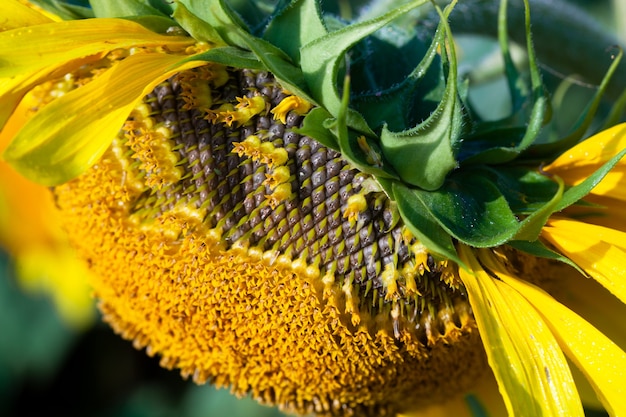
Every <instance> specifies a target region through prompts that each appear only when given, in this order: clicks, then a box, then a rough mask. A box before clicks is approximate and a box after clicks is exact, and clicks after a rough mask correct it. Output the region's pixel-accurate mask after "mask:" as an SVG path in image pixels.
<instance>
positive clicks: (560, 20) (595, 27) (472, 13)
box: [417, 0, 626, 100]
mask: <svg viewBox="0 0 626 417" xmlns="http://www.w3.org/2000/svg"><path fill="white" fill-rule="evenodd" d="M437 3H441V4H445V3H448V1H444V0H438V1H437ZM499 5H500V0H464V1H462V2H459V4H458V5H457V6H456V8H455V10H454V12H453V13H452V14H451V15H450V26H451V27H452V32H453V33H454V34H477V35H485V36H489V37H494V38H496V37H497V30H498V25H497V22H498V8H499ZM530 11H531V16H532V34H533V39H534V44H535V50H536V53H537V56H538V57H539V61H540V62H541V64H542V65H544V66H547V67H549V68H550V69H551V70H552V71H556V72H557V73H560V74H563V75H564V76H568V75H573V74H578V75H579V76H581V77H582V78H583V79H584V81H586V82H588V83H591V84H595V85H599V84H600V82H601V81H602V78H603V77H604V75H605V74H606V71H607V70H608V68H609V66H610V65H611V60H612V56H613V55H615V52H616V50H615V46H618V45H622V48H624V49H626V47H624V46H623V44H622V43H620V41H619V39H618V38H617V37H616V36H615V35H613V34H611V33H610V32H608V31H607V30H606V29H605V28H604V27H603V26H602V25H600V24H599V23H598V22H597V21H595V20H594V19H593V18H592V17H590V16H589V15H588V14H587V13H586V12H584V11H582V10H580V9H578V8H576V7H574V6H572V5H571V4H569V3H567V2H565V1H563V0H530ZM437 22H438V18H437V16H436V14H434V13H433V14H429V15H427V16H426V17H425V18H424V19H423V20H422V21H420V23H419V24H418V29H417V30H419V31H420V32H422V33H420V35H421V36H424V38H426V37H428V36H430V35H428V34H427V33H429V34H432V33H434V29H435V28H436V26H437ZM508 28H509V34H510V36H511V38H512V39H513V40H515V41H516V42H519V43H520V44H522V45H523V44H524V43H525V39H524V36H525V31H524V5H523V2H521V1H517V0H514V1H513V0H511V1H509V5H508ZM623 91H626V60H623V61H622V63H621V64H620V65H619V68H618V69H617V71H616V72H615V75H614V77H613V79H612V80H611V83H610V84H609V87H608V89H607V93H606V96H607V98H609V99H611V100H616V99H617V98H618V97H619V96H620V95H621V93H622V92H623Z"/></svg>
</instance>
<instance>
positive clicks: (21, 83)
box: [0, 55, 102, 136]
mask: <svg viewBox="0 0 626 417" xmlns="http://www.w3.org/2000/svg"><path fill="white" fill-rule="evenodd" d="M100 58H102V56H101V55H91V56H88V57H85V58H80V59H75V60H73V61H69V62H65V63H62V64H61V65H59V66H57V67H56V68H44V69H43V70H40V71H36V72H34V73H26V74H20V75H16V76H15V77H13V78H0V99H1V100H2V107H0V129H2V134H3V136H4V135H5V132H4V125H5V124H6V122H7V120H8V119H9V117H11V116H12V115H13V113H14V112H15V111H16V108H17V107H18V106H19V103H20V101H21V100H22V98H23V97H24V95H25V94H26V93H28V91H30V90H31V89H32V88H33V87H34V86H36V85H38V84H41V83H42V82H44V81H46V80H51V79H52V80H54V79H57V78H60V77H62V76H64V75H65V74H67V73H69V72H72V71H74V70H75V69H76V68H79V67H81V66H82V65H86V64H89V63H90V62H94V61H97V60H98V59H100Z"/></svg>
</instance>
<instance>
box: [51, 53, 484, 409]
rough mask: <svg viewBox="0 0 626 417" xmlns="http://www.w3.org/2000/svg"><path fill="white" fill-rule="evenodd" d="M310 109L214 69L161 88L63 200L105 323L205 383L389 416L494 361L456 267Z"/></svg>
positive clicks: (449, 390)
mask: <svg viewBox="0 0 626 417" xmlns="http://www.w3.org/2000/svg"><path fill="white" fill-rule="evenodd" d="M310 108H311V106H310V104H308V103H306V102H305V101H303V100H302V99H300V98H297V97H295V96H293V95H291V94H290V93H289V92H286V91H284V90H283V89H282V88H281V87H280V85H279V84H278V83H277V82H276V80H275V79H274V78H273V77H272V75H271V74H268V73H266V72H257V71H251V70H232V69H229V68H224V67H221V66H217V65H213V66H207V67H206V68H200V69H196V70H192V71H188V72H186V73H183V74H179V75H178V76H175V77H173V78H172V79H170V80H168V81H167V82H164V83H162V84H161V85H159V86H158V87H157V88H156V89H155V90H154V91H153V92H152V93H151V94H149V95H148V96H147V97H145V99H144V101H143V104H142V105H140V106H139V107H138V108H137V109H136V111H135V112H134V113H133V114H132V115H131V117H130V118H129V120H128V121H127V123H126V125H125V126H124V129H122V131H121V132H120V135H119V137H118V138H117V139H116V140H115V141H114V143H113V145H112V147H111V148H110V149H109V151H108V152H107V153H106V154H105V156H104V157H103V158H102V159H101V160H100V161H99V162H98V164H97V165H95V166H94V167H93V168H91V169H90V170H89V171H88V172H87V173H85V174H84V175H82V176H81V177H80V178H79V179H77V180H75V181H72V182H70V183H68V184H65V185H63V186H60V187H57V188H56V190H55V194H56V197H57V203H58V205H59V207H60V209H61V210H62V211H63V213H64V217H65V221H66V228H67V229H68V231H69V233H70V236H71V237H72V239H73V241H74V243H75V245H76V246H77V247H78V250H79V252H80V253H81V255H82V256H83V257H84V258H85V259H87V260H88V262H89V263H90V265H91V268H92V269H93V270H94V271H95V272H96V274H95V275H96V277H97V278H95V280H94V282H93V285H94V288H95V292H96V296H97V297H98V298H99V300H100V308H101V309H102V311H103V313H104V316H105V319H106V320H107V321H108V322H110V323H111V324H112V326H113V327H114V328H115V329H116V331H118V332H119V333H121V334H122V335H123V336H124V337H126V338H128V339H132V340H134V341H135V345H136V346H137V347H139V348H144V347H145V348H146V349H147V350H148V352H149V353H150V354H158V355H160V356H161V358H162V365H163V366H166V367H169V368H179V369H180V370H181V372H182V373H183V375H185V376H193V378H194V380H196V381H197V382H204V381H211V382H213V383H215V384H217V385H226V386H231V387H232V389H233V391H235V392H236V393H238V394H245V393H248V392H251V393H252V395H253V396H254V397H255V398H258V399H259V400H260V401H262V402H266V403H272V404H279V405H281V406H282V407H283V408H285V409H286V410H289V411H294V412H299V413H308V412H317V413H319V414H320V415H338V416H339V415H387V414H393V413H395V412H397V411H402V410H406V409H408V408H411V407H414V406H419V405H421V404H428V403H432V402H436V401H443V400H444V399H446V398H448V397H450V396H453V395H456V394H457V393H462V392H464V391H465V390H466V389H468V388H469V387H470V386H471V384H472V383H473V382H474V381H475V380H476V378H477V377H478V376H479V375H480V374H481V373H482V372H483V370H484V369H485V368H486V361H485V358H484V353H483V350H482V346H481V343H480V338H479V336H478V333H477V330H476V325H475V322H474V319H473V317H472V314H471V309H470V307H469V304H468V302H467V299H466V297H465V295H464V293H463V291H462V288H458V287H457V282H458V281H457V279H456V270H455V266H454V265H452V264H451V263H448V262H446V261H436V260H435V259H434V258H433V257H432V256H430V255H429V254H428V252H427V251H426V250H425V249H424V247H423V246H422V245H421V244H419V242H417V241H416V240H415V239H414V238H413V237H412V236H411V234H410V233H409V232H408V230H407V229H406V228H405V226H404V224H403V223H402V221H401V220H400V219H399V217H398V215H397V213H396V212H395V210H394V207H393V204H392V203H391V202H390V201H389V199H388V198H387V197H386V195H385V194H384V193H383V192H382V191H380V190H377V189H376V187H375V186H373V185H372V184H373V180H372V178H369V177H368V176H367V175H365V174H362V173H360V172H359V171H357V170H356V169H354V168H353V167H351V166H350V165H349V164H348V163H347V162H346V161H345V160H343V159H342V158H341V155H340V154H339V153H338V152H336V151H334V150H332V149H328V148H326V147H324V146H322V145H321V144H320V143H318V142H317V141H315V140H314V139H312V138H310V137H307V136H304V135H301V134H299V133H298V127H299V126H300V125H301V123H302V120H303V117H305V115H306V113H307V112H308V111H309V109H310Z"/></svg>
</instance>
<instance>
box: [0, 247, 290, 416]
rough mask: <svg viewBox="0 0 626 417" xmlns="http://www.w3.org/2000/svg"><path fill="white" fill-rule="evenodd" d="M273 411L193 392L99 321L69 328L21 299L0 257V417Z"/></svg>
mask: <svg viewBox="0 0 626 417" xmlns="http://www.w3.org/2000/svg"><path fill="white" fill-rule="evenodd" d="M283 415H284V414H282V413H280V412H279V411H278V410H276V409H274V408H271V407H264V406H261V405H258V404H257V403H256V402H255V401H253V400H251V399H249V398H244V399H237V398H236V397H234V396H232V395H231V394H230V393H229V391H228V390H225V389H222V390H218V389H215V388H213V387H211V386H208V385H205V386H197V385H195V384H194V383H192V382H191V381H184V380H183V379H182V378H181V377H180V375H179V374H178V373H177V372H176V371H167V370H165V369H162V368H160V367H159V365H158V358H150V357H148V356H147V355H146V354H145V352H144V351H138V350H135V349H134V348H133V346H132V344H131V343H130V342H128V341H125V340H122V339H121V338H120V337H118V336H117V335H115V334H114V333H113V332H112V331H111V329H110V328H109V327H108V326H107V325H105V324H103V323H101V322H100V320H99V318H97V319H96V323H95V324H94V325H93V326H92V327H89V328H87V329H85V330H84V331H77V330H72V329H70V328H69V327H68V326H67V325H66V324H65V323H64V322H63V321H62V320H61V318H60V317H59V316H58V314H57V311H56V309H55V308H54V306H53V304H52V302H51V301H50V299H49V297H47V296H46V295H43V294H26V293H25V292H24V291H23V290H22V288H21V287H20V284H19V282H18V281H17V280H16V277H15V275H14V272H13V266H12V262H11V259H10V258H9V257H8V255H7V254H6V253H0V416H2V417H30V416H42V417H222V416H228V417H251V416H258V417H278V416H283Z"/></svg>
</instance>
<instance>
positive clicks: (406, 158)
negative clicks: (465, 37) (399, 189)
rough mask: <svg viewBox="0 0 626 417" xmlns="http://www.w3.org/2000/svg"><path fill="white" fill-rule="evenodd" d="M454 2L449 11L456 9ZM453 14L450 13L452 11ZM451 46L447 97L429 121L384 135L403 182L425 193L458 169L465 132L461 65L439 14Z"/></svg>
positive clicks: (383, 141) (387, 151)
mask: <svg viewBox="0 0 626 417" xmlns="http://www.w3.org/2000/svg"><path fill="white" fill-rule="evenodd" d="M454 4H455V2H453V3H452V4H451V5H450V6H449V8H451V7H453V6H454ZM448 10H449V9H448ZM439 13H440V16H441V22H442V25H443V27H444V30H445V37H446V40H447V41H448V46H446V45H445V44H442V45H441V47H442V49H443V54H442V55H443V56H442V59H443V60H444V62H446V61H447V59H446V55H447V53H448V48H449V52H450V58H449V59H450V62H449V64H450V68H449V71H448V77H447V82H446V90H445V93H444V96H443V98H442V100H441V102H440V103H439V105H438V106H437V109H436V110H435V111H434V112H433V113H432V114H431V115H430V117H429V118H428V119H426V120H425V121H424V122H422V123H420V124H419V125H417V126H416V127H414V128H412V129H408V130H405V131H403V132H391V131H390V130H389V129H388V128H387V126H384V127H383V130H382V132H381V134H380V141H381V144H382V149H383V154H384V155H385V158H386V159H387V160H388V161H389V162H390V163H391V165H392V166H393V167H394V169H395V171H396V172H397V173H398V175H400V178H402V180H403V181H405V182H407V183H409V184H411V185H415V186H417V187H420V188H422V189H424V190H436V189H438V188H439V187H441V186H442V185H443V182H444V181H445V178H446V176H447V175H448V174H449V173H450V172H451V171H452V170H453V169H455V168H456V167H457V166H458V162H457V160H456V156H455V153H456V148H457V146H458V144H457V142H458V141H459V140H460V137H461V131H462V129H463V109H462V104H461V102H460V100H459V98H458V90H457V62H456V52H455V49H454V40H453V39H452V35H451V33H450V28H449V26H448V24H447V21H446V18H445V14H444V13H443V12H441V10H439Z"/></svg>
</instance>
